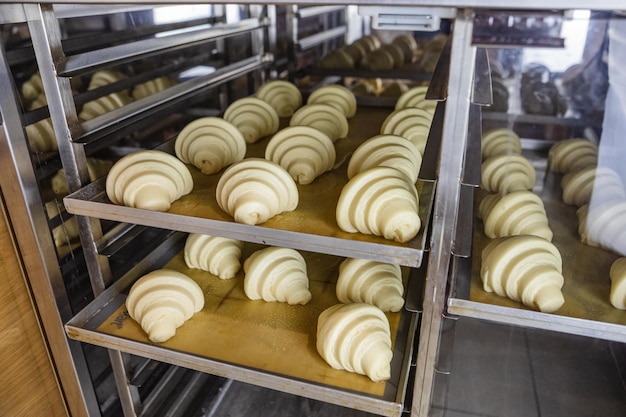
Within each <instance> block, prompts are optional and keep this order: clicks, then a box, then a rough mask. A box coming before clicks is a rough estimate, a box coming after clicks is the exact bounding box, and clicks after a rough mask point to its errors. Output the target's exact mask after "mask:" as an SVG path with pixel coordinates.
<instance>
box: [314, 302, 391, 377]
mask: <svg viewBox="0 0 626 417" xmlns="http://www.w3.org/2000/svg"><path fill="white" fill-rule="evenodd" d="M316 347H317V351H318V353H319V354H320V356H321V357H322V358H324V360H325V361H326V362H327V363H328V364H329V365H330V366H331V367H332V368H334V369H344V370H346V371H349V372H356V373H358V374H361V375H367V376H368V377H369V378H370V379H371V380H372V381H374V382H379V381H385V380H387V379H389V378H390V377H391V359H392V357H393V351H392V350H391V329H390V326H389V321H388V320H387V317H386V316H385V314H384V313H383V312H382V311H381V310H380V309H379V308H377V307H374V306H372V305H370V304H365V303H355V304H337V305H334V306H332V307H329V308H327V309H326V310H324V311H323V312H322V313H321V314H320V315H319V317H318V319H317V341H316Z"/></svg>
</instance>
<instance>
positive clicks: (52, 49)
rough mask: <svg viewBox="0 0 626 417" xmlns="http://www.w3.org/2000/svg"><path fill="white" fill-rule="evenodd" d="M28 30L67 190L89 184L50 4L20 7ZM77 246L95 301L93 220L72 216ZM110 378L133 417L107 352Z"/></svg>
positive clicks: (97, 262)
mask: <svg viewBox="0 0 626 417" xmlns="http://www.w3.org/2000/svg"><path fill="white" fill-rule="evenodd" d="M24 7H25V11H26V16H27V18H28V28H29V31H30V34H31V38H32V41H33V49H34V51H35V57H36V59H37V65H38V67H39V69H40V73H41V79H42V82H43V87H44V91H45V94H46V98H47V100H48V108H49V109H50V118H51V119H52V125H53V127H54V132H55V135H56V139H57V144H58V148H59V156H60V158H61V162H62V164H63V169H64V170H65V174H66V178H67V182H68V187H69V190H70V191H76V190H78V189H80V188H81V187H82V186H83V185H84V184H87V183H88V182H89V173H88V170H87V158H86V155H85V150H84V147H83V145H81V144H76V143H74V142H73V140H72V139H73V137H75V136H77V135H80V133H82V127H81V125H80V122H79V120H78V115H77V112H76V105H75V103H74V98H73V94H72V89H71V86H70V80H69V79H68V78H64V77H59V76H57V75H56V74H57V71H56V66H57V65H58V64H59V63H62V62H63V61H64V60H65V53H64V51H63V46H62V44H61V29H60V26H59V23H58V20H57V19H56V17H55V16H54V11H53V9H52V5H48V4H46V5H43V4H33V5H25V6H24ZM76 220H77V223H78V226H79V233H80V241H81V245H82V247H83V253H84V256H85V261H86V264H87V270H88V273H89V277H90V280H91V286H92V290H93V293H94V296H95V297H97V296H98V295H99V294H100V293H102V291H104V289H105V288H106V286H107V284H109V283H110V282H111V271H110V267H109V263H108V259H106V257H102V256H100V255H99V254H98V252H97V248H96V243H95V241H96V240H97V239H98V238H99V237H101V236H102V230H101V228H100V223H99V220H98V219H90V218H88V217H84V216H76ZM109 358H110V360H111V365H112V368H113V372H114V376H115V379H116V381H117V382H118V384H117V386H118V393H119V395H120V401H121V403H122V408H123V410H124V414H125V415H126V416H127V417H131V416H136V415H137V414H136V412H135V409H136V407H137V404H138V403H139V395H138V392H137V389H136V388H135V387H132V386H131V385H130V384H129V378H128V376H127V372H126V367H125V364H124V361H123V358H122V354H121V353H120V352H117V351H111V350H109Z"/></svg>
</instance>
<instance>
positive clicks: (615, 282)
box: [609, 258, 626, 310]
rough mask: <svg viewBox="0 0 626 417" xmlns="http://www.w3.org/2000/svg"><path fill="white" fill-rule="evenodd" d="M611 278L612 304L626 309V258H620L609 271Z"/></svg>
mask: <svg viewBox="0 0 626 417" xmlns="http://www.w3.org/2000/svg"><path fill="white" fill-rule="evenodd" d="M609 276H610V278H611V295H610V299H611V304H612V305H613V307H615V308H618V309H620V310H626V258H619V259H617V260H616V261H615V262H613V265H611V270H610V272H609Z"/></svg>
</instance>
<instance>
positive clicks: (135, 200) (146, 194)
mask: <svg viewBox="0 0 626 417" xmlns="http://www.w3.org/2000/svg"><path fill="white" fill-rule="evenodd" d="M192 188H193V179H192V178H191V173H190V172H189V169H187V167H186V166H185V164H183V163H182V162H181V161H180V160H179V159H178V158H176V157H175V156H173V155H170V154H168V153H166V152H163V151H158V150H143V151H137V152H133V153H131V154H128V155H126V156H125V157H123V158H122V159H120V160H118V161H117V162H116V163H115V164H114V165H113V167H111V170H110V171H109V175H108V176H107V179H106V193H107V196H108V197H109V199H110V200H111V202H113V203H114V204H123V205H125V206H128V207H136V208H141V209H148V210H156V211H166V210H168V209H169V208H170V204H171V203H172V202H173V201H175V200H178V199H179V198H180V197H182V196H183V195H186V194H189V193H190V192H191V190H192Z"/></svg>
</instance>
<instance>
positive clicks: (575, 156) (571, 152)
mask: <svg viewBox="0 0 626 417" xmlns="http://www.w3.org/2000/svg"><path fill="white" fill-rule="evenodd" d="M597 163H598V145H596V144H594V143H591V142H589V141H588V140H586V139H578V138H577V139H565V140H561V141H559V142H557V143H555V144H554V145H552V147H551V148H550V151H549V152H548V169H549V170H551V171H554V172H556V173H559V174H564V173H567V172H570V171H576V170H579V169H582V168H586V167H589V166H596V165H597Z"/></svg>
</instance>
